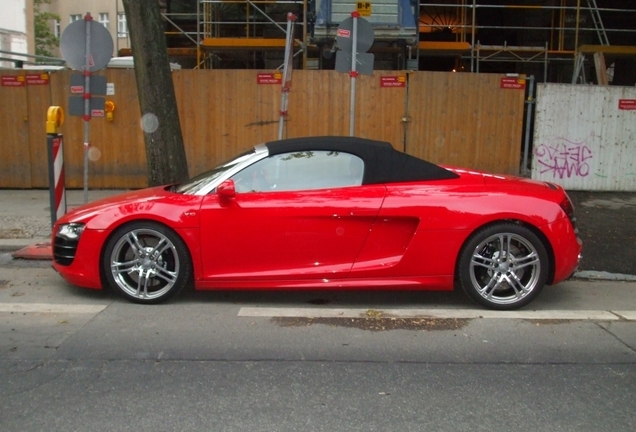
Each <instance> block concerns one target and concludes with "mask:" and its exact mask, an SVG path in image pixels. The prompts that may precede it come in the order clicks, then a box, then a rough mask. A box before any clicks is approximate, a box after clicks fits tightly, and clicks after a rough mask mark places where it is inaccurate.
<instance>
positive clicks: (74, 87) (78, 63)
mask: <svg viewBox="0 0 636 432" xmlns="http://www.w3.org/2000/svg"><path fill="white" fill-rule="evenodd" d="M60 50H61V51H62V57H63V58H64V60H66V62H67V63H68V65H69V66H70V67H71V68H72V69H74V70H78V71H82V72H83V74H82V75H75V78H74V77H73V76H71V93H81V92H82V90H83V94H82V96H71V97H70V98H69V115H72V116H81V117H82V118H83V119H84V202H85V203H87V202H88V151H89V147H90V140H89V133H90V127H89V121H90V119H91V117H104V98H95V97H93V94H102V95H105V94H106V85H105V84H106V79H105V78H103V79H101V78H100V79H98V80H97V83H96V84H97V85H95V84H93V86H91V73H92V72H95V71H98V70H100V69H103V68H105V67H106V65H108V62H109V61H110V59H111V57H112V55H113V38H112V37H111V36H110V33H109V32H108V30H107V29H106V27H104V26H103V25H101V24H100V23H98V22H95V21H93V17H92V16H91V14H90V12H87V13H86V16H84V19H83V20H78V21H74V22H72V23H71V24H70V25H69V26H68V27H66V29H65V30H64V33H62V37H61V38H60ZM95 78H97V77H95ZM82 81H83V86H82ZM102 81H103V86H102ZM102 87H103V90H102ZM91 91H94V93H92V92H91ZM82 107H83V109H82Z"/></svg>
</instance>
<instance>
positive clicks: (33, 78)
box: [26, 73, 49, 85]
mask: <svg viewBox="0 0 636 432" xmlns="http://www.w3.org/2000/svg"><path fill="white" fill-rule="evenodd" d="M26 82H27V84H28V85H49V74H47V73H39V74H27V76H26Z"/></svg>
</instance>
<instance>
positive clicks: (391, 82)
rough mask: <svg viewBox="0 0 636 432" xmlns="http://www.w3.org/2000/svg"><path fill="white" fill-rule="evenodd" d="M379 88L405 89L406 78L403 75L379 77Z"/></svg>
mask: <svg viewBox="0 0 636 432" xmlns="http://www.w3.org/2000/svg"><path fill="white" fill-rule="evenodd" d="M380 87H384V88H386V87H406V77H405V76H403V75H402V76H399V75H398V76H383V77H380Z"/></svg>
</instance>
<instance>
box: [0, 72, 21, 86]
mask: <svg viewBox="0 0 636 432" xmlns="http://www.w3.org/2000/svg"><path fill="white" fill-rule="evenodd" d="M0 83H1V84H2V87H24V85H25V83H26V80H25V79H24V76H22V75H3V76H2V78H1V79H0Z"/></svg>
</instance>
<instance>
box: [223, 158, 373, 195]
mask: <svg viewBox="0 0 636 432" xmlns="http://www.w3.org/2000/svg"><path fill="white" fill-rule="evenodd" d="M363 175H364V162H363V161H362V159H360V158H359V157H358V156H356V155H353V154H350V153H343V152H337V151H322V150H321V151H302V152H293V153H283V154H279V155H274V156H270V157H267V158H265V159H262V160H260V161H258V162H256V163H254V164H253V165H251V166H249V167H247V168H245V169H243V170H242V171H240V172H238V173H236V174H235V175H234V176H233V177H232V180H234V184H235V187H236V191H237V192H238V193H245V192H275V191H299V190H311V189H325V188H338V187H348V186H360V185H361V184H362V177H363Z"/></svg>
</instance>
